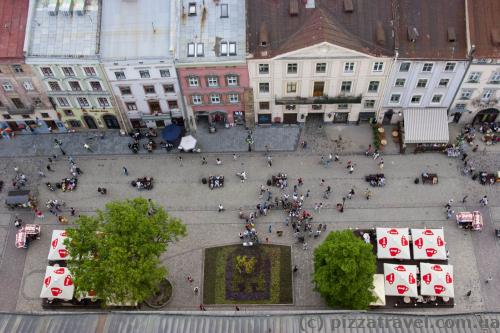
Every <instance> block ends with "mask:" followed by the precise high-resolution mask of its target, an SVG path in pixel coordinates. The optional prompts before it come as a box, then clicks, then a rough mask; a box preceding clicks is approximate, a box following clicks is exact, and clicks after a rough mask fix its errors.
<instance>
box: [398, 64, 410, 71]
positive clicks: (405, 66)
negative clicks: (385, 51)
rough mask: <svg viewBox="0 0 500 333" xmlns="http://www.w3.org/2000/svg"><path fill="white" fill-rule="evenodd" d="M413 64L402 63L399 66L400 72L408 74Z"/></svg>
mask: <svg viewBox="0 0 500 333" xmlns="http://www.w3.org/2000/svg"><path fill="white" fill-rule="evenodd" d="M410 66H411V63H409V62H402V63H401V65H399V71H400V72H408V71H409V70H410Z"/></svg>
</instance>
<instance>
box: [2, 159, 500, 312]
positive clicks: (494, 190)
mask: <svg viewBox="0 0 500 333" xmlns="http://www.w3.org/2000/svg"><path fill="white" fill-rule="evenodd" d="M206 156H207V157H208V161H209V165H207V166H202V165H201V160H200V155H196V154H189V155H185V158H184V161H183V165H182V166H181V165H180V164H179V162H178V160H177V159H176V157H175V156H172V155H165V154H162V155H160V154H152V155H141V156H134V155H126V156H120V155H110V156H102V155H96V156H81V157H75V159H76V163H77V164H78V166H79V167H80V168H81V169H82V170H83V172H84V174H83V175H82V176H81V177H80V181H79V185H78V189H77V190H76V191H74V192H71V193H68V192H66V193H62V192H49V191H48V190H47V189H46V187H45V186H44V185H43V186H38V183H40V182H41V181H42V180H43V181H44V182H45V181H52V182H55V181H58V180H60V179H61V178H62V177H64V176H67V175H68V172H69V170H68V167H69V165H68V162H67V161H64V160H60V161H58V162H56V163H54V169H55V172H53V173H47V178H45V179H42V180H40V179H38V178H37V176H36V175H35V174H36V170H37V169H38V166H39V165H44V164H45V163H46V159H45V158H43V159H42V158H24V159H22V158H19V159H13V158H4V159H2V160H1V161H0V179H2V180H4V181H5V182H6V186H5V187H6V188H5V189H4V190H3V191H2V192H0V201H3V200H4V198H5V195H6V192H7V189H8V188H9V185H8V183H9V181H10V179H11V178H12V177H13V176H14V167H15V166H17V167H19V168H20V169H21V171H22V172H25V173H26V174H27V175H28V178H29V179H30V183H31V186H33V187H36V188H38V191H39V198H40V202H44V201H46V200H48V199H51V198H59V199H62V200H64V201H66V202H67V207H75V208H76V209H77V212H80V213H89V214H92V213H93V212H94V211H95V210H96V208H101V207H103V206H104V204H105V202H106V201H108V200H114V199H125V198H129V197H134V196H139V195H142V196H145V197H148V198H152V199H153V200H157V201H158V202H159V203H160V204H162V205H164V206H165V207H166V208H167V210H168V211H170V212H171V213H172V214H173V215H174V216H178V217H180V218H181V219H182V220H183V221H184V222H185V223H186V225H187V227H188V232H189V235H188V236H187V237H186V238H184V239H182V240H181V241H180V242H178V243H176V244H173V245H172V246H171V247H170V248H169V251H168V253H166V254H165V256H164V257H163V258H162V260H163V262H164V263H165V264H166V265H167V266H168V268H169V272H170V278H171V280H172V282H173V284H174V296H173V299H172V301H171V303H170V304H169V305H168V309H182V310H196V309H197V306H198V305H199V303H200V302H201V295H199V296H195V295H194V294H193V292H192V288H193V285H191V284H189V283H187V282H186V279H185V278H186V276H187V275H191V276H193V278H194V279H195V281H194V282H193V284H195V285H199V287H200V288H201V289H203V285H202V282H201V281H202V269H203V261H202V258H203V249H204V248H206V247H211V246H219V245H223V244H232V243H237V242H238V241H239V238H238V233H239V232H240V231H241V230H242V228H243V224H242V220H239V219H238V216H237V214H238V210H239V207H243V208H244V209H252V208H253V207H254V206H255V204H256V203H257V202H258V189H259V187H260V185H261V184H265V181H266V180H267V179H269V178H270V176H271V175H272V174H276V173H278V172H281V171H284V172H286V173H287V174H288V175H289V177H290V179H291V180H292V182H293V180H294V179H297V178H298V177H302V178H303V179H304V182H305V185H304V186H303V187H302V189H301V191H306V190H307V189H310V190H311V197H310V198H308V199H306V202H305V206H306V208H307V209H309V210H312V209H313V206H314V204H315V203H317V202H323V203H324V208H323V209H322V210H321V211H320V212H317V213H314V215H315V218H314V222H315V223H326V224H327V225H328V230H339V229H344V228H371V227H376V226H409V227H423V226H429V227H441V226H443V227H444V228H445V237H446V240H447V246H448V249H449V250H450V253H451V257H450V263H451V264H453V265H454V266H455V280H456V289H455V294H456V302H457V305H456V307H455V308H454V309H439V310H438V311H439V312H442V313H446V312H461V311H479V310H500V303H498V301H497V300H498V299H500V287H499V286H500V284H498V282H497V281H500V261H498V260H492V258H493V259H494V258H497V257H498V256H499V254H500V253H499V252H500V249H499V248H498V240H497V239H496V238H495V235H494V233H493V229H494V228H493V226H494V225H497V224H498V225H500V196H499V195H498V194H499V190H498V185H496V187H491V186H481V185H480V184H479V183H478V182H473V181H472V180H471V179H470V178H468V177H463V176H461V175H460V174H459V172H458V167H457V166H458V164H459V163H460V161H457V160H454V159H448V158H446V157H445V156H444V155H440V154H419V155H413V154H412V155H406V156H400V155H386V156H384V161H385V167H384V173H385V174H386V176H387V185H386V186H385V187H384V188H375V189H371V190H372V192H373V194H374V195H373V198H372V199H370V200H369V201H367V200H366V199H364V198H362V196H361V193H362V192H363V191H364V189H366V187H367V183H366V182H364V175H366V174H369V173H375V172H378V171H379V169H378V167H377V164H376V162H375V161H373V160H372V159H370V158H367V157H364V156H362V155H349V157H348V158H350V159H352V160H353V162H354V163H355V165H356V169H355V172H354V174H352V175H349V174H348V173H347V170H346V168H345V164H344V163H335V164H334V165H332V166H331V167H330V168H325V167H323V166H321V165H320V164H319V156H318V155H314V154H312V153H306V154H304V153H302V152H296V153H286V152H281V153H279V152H274V153H272V156H273V166H272V168H269V167H267V164H266V158H265V157H264V154H263V153H251V154H248V153H241V154H240V157H239V158H238V159H237V160H233V158H232V156H230V155H224V154H208V155H206ZM216 157H220V158H222V161H223V164H222V165H221V166H216V165H215V158H216ZM498 157H499V155H498V154H492V156H491V157H489V158H491V159H492V160H493V161H495V160H497V159H498ZM346 158H347V157H346ZM342 159H343V160H344V157H343V158H342ZM497 165H498V164H497ZM123 166H126V167H127V168H128V171H129V176H128V177H127V176H124V175H123V174H122V167H123ZM242 170H246V172H247V174H248V178H249V179H248V180H247V181H246V182H245V183H241V182H239V181H238V179H237V177H236V176H235V173H236V172H240V171H242ZM424 170H426V171H432V172H436V173H438V175H439V184H437V185H434V186H430V185H422V184H419V185H415V184H414V183H413V179H414V178H415V177H416V176H418V175H419V174H420V173H421V172H422V171H424ZM213 174H223V175H225V176H226V186H225V187H224V188H222V189H216V190H213V191H210V190H209V189H208V187H207V186H206V185H205V186H204V185H202V184H201V181H200V180H201V178H202V177H207V176H208V175H213ZM144 175H148V176H153V177H154V178H155V188H154V190H153V191H150V192H137V191H136V190H135V189H134V188H132V187H131V186H130V181H131V180H132V179H133V178H134V177H140V176H144ZM321 179H325V180H326V183H327V184H330V185H331V186H332V189H333V195H332V196H331V197H330V199H328V200H324V199H322V198H321V193H322V191H323V187H320V185H319V184H320V181H321ZM98 186H104V187H106V188H107V189H108V193H109V194H108V195H107V196H106V197H103V196H101V195H98V193H97V192H96V188H97V187H98ZM351 187H354V188H355V190H356V195H355V197H354V199H353V200H352V201H348V202H347V204H346V210H345V212H344V213H343V214H341V213H339V212H337V211H336V209H335V205H336V203H337V202H339V201H341V198H342V197H343V196H345V195H346V194H347V192H348V191H349V189H351ZM273 194H275V195H276V194H278V191H277V189H275V188H274V189H273ZM485 194H487V195H488V197H489V198H490V206H489V207H488V208H483V209H482V211H483V214H484V216H485V224H486V226H485V229H484V231H483V232H475V233H473V232H466V231H463V230H461V229H458V228H457V226H456V224H455V223H454V222H453V221H452V220H446V218H445V214H444V208H443V205H444V203H446V202H447V201H448V200H449V199H450V198H454V199H455V203H456V206H455V207H454V209H455V211H461V210H462V209H467V210H471V209H476V208H479V207H478V200H479V198H480V197H482V196H483V195H485ZM465 195H468V196H469V199H468V201H467V203H466V207H465V208H464V207H460V205H461V204H459V202H460V201H461V199H462V197H463V196H465ZM219 203H222V204H223V205H224V206H225V208H226V211H225V212H223V213H217V206H218V204H219ZM14 214H18V212H13V211H9V210H7V209H6V208H4V207H2V208H1V209H0V216H1V221H2V222H1V223H0V245H1V247H0V251H1V253H0V258H1V261H0V290H1V294H0V297H1V299H2V300H3V302H1V303H0V311H14V310H18V311H38V310H40V309H41V306H40V300H39V299H38V296H39V293H40V287H41V281H42V277H43V274H44V270H45V266H46V264H47V260H46V258H47V254H48V249H49V242H50V237H51V232H52V230H54V229H57V228H60V227H59V226H58V225H57V221H56V219H55V217H54V216H52V215H51V214H49V213H47V214H45V219H44V220H40V221H39V222H40V223H41V224H42V228H43V229H42V230H43V231H42V238H41V240H37V241H35V242H33V243H32V245H31V246H30V248H29V249H28V250H21V249H15V248H14V242H13V240H14V238H13V237H14V234H15V228H14V226H13V224H12V221H13V217H14ZM19 214H20V213H19ZM22 214H23V218H25V221H29V220H30V219H33V217H32V216H31V217H30V214H29V213H22ZM26 214H28V215H26ZM284 218H285V215H284V213H283V212H282V211H271V212H270V214H269V215H268V216H266V217H262V218H259V219H258V220H257V230H258V232H259V233H260V234H261V235H262V237H269V239H270V243H273V244H284V245H290V246H292V256H293V258H292V260H293V264H294V265H295V264H296V265H298V267H299V272H298V274H297V275H296V276H295V277H294V305H293V306H285V307H280V308H282V309H313V308H314V309H318V308H322V307H324V303H323V301H322V300H321V298H320V297H319V295H318V294H317V293H315V292H314V291H313V286H312V284H311V273H312V254H313V252H312V250H306V251H304V250H302V246H299V245H298V244H296V243H295V241H294V238H293V236H292V234H291V230H290V229H288V228H285V226H284V225H283V221H284ZM269 224H271V225H272V226H273V230H279V229H282V230H284V234H283V236H282V237H278V236H277V235H276V233H272V234H269V233H268V226H269ZM324 237H325V235H324V234H323V235H321V237H320V238H319V239H311V240H308V242H309V244H310V245H311V247H313V248H314V247H315V246H317V245H318V244H319V243H320V242H321V241H322V240H323V239H324ZM490 273H491V274H493V276H494V278H493V279H494V280H493V283H490V284H485V283H484V280H485V279H486V277H487V275H488V274H490ZM468 290H472V295H471V296H470V297H466V296H465V294H466V293H467V291H468ZM14 295H16V296H15V297H14ZM209 308H210V307H209ZM214 308H220V309H225V307H222V306H218V307H214ZM226 308H227V307H226ZM242 308H243V310H249V309H253V308H255V307H251V306H248V307H247V306H245V307H242ZM276 308H277V307H276V306H274V307H272V306H267V307H261V306H259V309H263V310H265V309H276ZM391 310H392V311H393V309H391ZM419 311H420V310H419ZM422 311H423V312H425V310H422ZM432 311H433V312H435V311H436V310H435V309H432Z"/></svg>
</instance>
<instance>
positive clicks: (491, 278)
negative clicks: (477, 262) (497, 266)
mask: <svg viewBox="0 0 500 333" xmlns="http://www.w3.org/2000/svg"><path fill="white" fill-rule="evenodd" d="M491 280H493V277H492V276H491V273H490V275H489V276H488V278H487V279H486V281H485V283H490V282H491Z"/></svg>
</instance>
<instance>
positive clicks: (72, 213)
mask: <svg viewBox="0 0 500 333" xmlns="http://www.w3.org/2000/svg"><path fill="white" fill-rule="evenodd" d="M70 214H71V216H75V215H76V210H75V209H74V208H73V207H71V208H70Z"/></svg>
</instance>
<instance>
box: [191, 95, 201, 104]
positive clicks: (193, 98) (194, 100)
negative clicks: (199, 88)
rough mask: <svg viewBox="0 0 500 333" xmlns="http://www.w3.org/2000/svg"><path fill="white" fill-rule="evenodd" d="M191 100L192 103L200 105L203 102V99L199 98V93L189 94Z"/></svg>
mask: <svg viewBox="0 0 500 333" xmlns="http://www.w3.org/2000/svg"><path fill="white" fill-rule="evenodd" d="M191 102H192V103H193V104H194V105H201V104H202V103H203V99H202V98H201V96H200V95H193V96H191Z"/></svg>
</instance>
